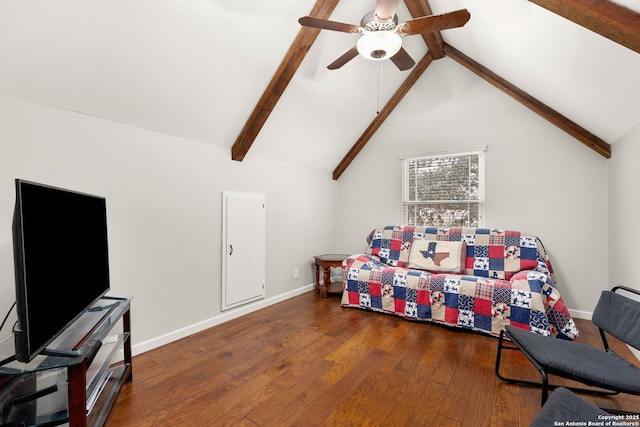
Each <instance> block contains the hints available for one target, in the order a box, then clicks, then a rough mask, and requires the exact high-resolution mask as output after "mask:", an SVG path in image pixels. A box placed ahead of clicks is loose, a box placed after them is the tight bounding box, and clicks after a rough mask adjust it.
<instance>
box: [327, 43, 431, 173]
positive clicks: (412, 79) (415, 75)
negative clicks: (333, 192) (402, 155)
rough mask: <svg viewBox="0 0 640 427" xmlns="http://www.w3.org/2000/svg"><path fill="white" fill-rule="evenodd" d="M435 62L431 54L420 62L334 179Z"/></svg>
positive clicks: (343, 162)
mask: <svg viewBox="0 0 640 427" xmlns="http://www.w3.org/2000/svg"><path fill="white" fill-rule="evenodd" d="M432 62H433V56H432V55H431V52H427V54H426V55H425V56H424V57H423V58H422V59H421V60H420V62H418V63H417V64H416V65H415V66H414V67H413V70H411V73H410V74H409V76H408V77H407V79H406V80H405V81H404V82H402V84H401V85H400V87H399V88H398V90H396V92H395V93H394V94H393V96H391V98H390V99H389V102H387V103H386V104H385V106H384V107H383V108H382V110H380V112H379V113H378V114H377V115H376V117H375V118H374V119H373V121H372V122H371V124H370V125H369V127H367V129H366V130H365V131H364V133H363V134H362V136H360V138H358V140H357V141H356V143H355V144H354V145H353V147H351V150H349V152H348V153H347V155H346V156H345V157H344V158H343V159H342V161H341V162H340V164H338V166H337V167H336V168H335V169H334V171H333V179H334V180H337V179H338V178H340V176H341V175H342V174H343V172H344V171H345V170H346V169H347V167H349V165H350V164H351V162H353V160H354V159H355V158H356V156H357V155H358V154H359V153H360V151H361V150H362V149H363V148H364V146H365V145H366V144H367V142H369V140H370V139H371V137H372V136H373V135H374V134H375V133H376V132H377V130H378V129H379V128H380V126H382V123H384V121H385V120H386V119H387V117H389V115H390V114H391V112H392V111H393V110H394V109H395V108H396V107H397V106H398V104H399V103H400V101H402V98H404V96H405V95H406V94H407V92H409V90H410V89H411V88H412V87H413V85H414V84H415V83H416V82H417V81H418V79H419V78H420V76H422V74H423V73H424V72H425V70H426V69H427V68H428V67H429V65H431V63H432Z"/></svg>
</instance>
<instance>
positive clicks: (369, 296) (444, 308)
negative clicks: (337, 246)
mask: <svg viewBox="0 0 640 427" xmlns="http://www.w3.org/2000/svg"><path fill="white" fill-rule="evenodd" d="M367 243H368V244H369V246H368V247H367V249H366V251H365V253H364V254H356V255H351V256H349V257H348V258H347V259H345V260H344V262H343V275H344V284H343V293H342V300H341V304H342V306H343V307H354V308H360V309H365V310H371V311H376V312H381V313H388V314H393V315H397V316H402V317H404V318H406V319H409V320H414V321H422V322H435V323H438V324H443V325H447V326H452V327H456V328H462V329H466V330H472V331H477V332H481V333H486V334H489V335H492V336H499V335H500V331H501V330H502V329H504V327H505V325H514V326H516V327H519V328H522V329H525V330H528V331H531V332H535V333H538V334H541V335H547V336H554V337H558V338H564V339H569V340H572V339H575V338H577V337H578V334H579V332H578V329H577V327H576V325H575V323H574V321H573V319H572V318H571V315H570V314H569V311H568V310H567V307H566V306H565V304H564V302H563V300H562V297H561V295H560V293H559V292H558V290H557V289H556V285H555V279H554V274H553V269H552V266H551V262H550V260H549V257H548V255H547V253H546V251H545V249H544V246H543V245H542V242H541V241H540V239H539V238H537V237H536V236H534V235H531V234H527V233H523V232H519V231H511V230H500V229H489V228H438V227H429V226H406V225H404V226H402V225H396V226H386V227H383V228H377V229H375V230H373V231H371V233H370V234H369V236H368V237H367Z"/></svg>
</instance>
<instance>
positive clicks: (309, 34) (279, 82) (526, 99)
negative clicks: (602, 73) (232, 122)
mask: <svg viewBox="0 0 640 427" xmlns="http://www.w3.org/2000/svg"><path fill="white" fill-rule="evenodd" d="M530 1H531V2H533V3H536V4H539V5H541V6H543V7H546V8H549V9H550V10H552V11H554V12H555V10H554V9H552V7H553V8H555V9H558V10H560V9H562V7H561V6H562V5H563V4H565V3H568V4H570V8H571V10H572V13H567V14H566V15H567V16H565V17H566V18H567V19H570V20H572V21H574V22H576V23H578V24H580V25H584V24H583V23H581V22H580V21H581V20H582V21H589V22H592V23H594V22H595V24H593V25H591V26H590V27H587V28H590V29H592V30H593V31H596V32H598V33H599V34H602V35H604V36H605V37H609V35H607V34H606V33H607V29H611V28H617V29H618V30H619V29H620V28H623V29H622V30H620V31H618V33H620V32H622V33H623V36H622V38H623V40H625V41H628V40H631V43H630V45H631V46H628V44H629V43H627V44H625V46H627V47H630V48H631V49H634V50H636V51H639V49H640V42H636V41H634V37H636V36H635V35H634V33H635V32H639V31H640V25H637V24H638V23H640V14H637V13H635V12H634V14H635V15H634V16H632V17H631V21H630V22H631V27H633V29H632V30H629V29H628V28H627V27H625V25H623V24H621V22H626V21H624V20H623V17H621V16H620V15H617V14H613V15H611V14H607V13H604V12H603V11H602V10H601V9H596V10H595V11H591V10H590V9H588V8H584V7H580V6H579V4H584V3H585V2H595V3H600V4H604V3H611V2H609V1H608V0H530ZM338 2H339V0H318V2H317V3H316V5H315V6H314V8H313V10H312V11H311V13H310V16H314V17H317V18H322V19H328V18H329V17H330V15H331V13H332V12H333V9H334V8H335V7H336V5H337V4H338ZM405 4H406V5H407V9H408V10H409V13H410V14H411V15H412V17H413V18H416V17H418V16H424V15H431V14H432V12H431V8H430V6H429V4H428V1H427V0H405ZM623 9H624V10H627V11H628V9H626V8H623ZM604 10H610V8H609V9H607V8H604ZM556 13H559V14H561V13H560V12H556ZM563 16H564V15H563ZM625 16H626V15H625ZM608 19H613V20H614V21H615V20H616V19H617V21H616V22H614V23H610V22H607V20H608ZM627 25H628V24H627ZM584 26H586V25H584ZM634 30H635V31H634ZM319 32H320V30H318V29H314V28H308V27H302V28H301V29H300V32H299V33H298V36H297V37H296V39H295V40H294V41H293V43H292V45H291V47H290V48H289V51H288V52H287V54H286V55H285V57H284V59H283V60H282V62H281V64H280V66H279V67H278V70H277V71H276V73H275V74H274V76H273V78H272V79H271V82H270V83H269V85H268V86H267V89H266V90H265V92H264V93H263V95H262V97H261V98H260V100H259V101H258V104H257V105H256V107H255V108H254V110H253V113H252V114H251V116H250V117H249V119H248V120H247V123H246V124H245V126H244V128H243V130H242V132H241V133H240V135H239V136H238V139H237V140H236V142H235V143H234V145H233V147H232V149H231V157H232V159H233V160H238V161H242V160H243V159H244V157H245V155H246V154H247V152H248V151H249V149H250V148H251V145H252V144H253V142H254V141H255V138H256V137H257V135H258V133H259V132H260V129H262V126H263V125H264V123H265V122H266V120H267V119H268V117H269V115H270V114H271V111H273V108H274V107H275V105H276V104H277V102H278V100H279V99H280V96H281V95H282V93H283V92H284V90H285V89H286V87H287V85H288V84H289V82H290V81H291V78H292V77H293V75H294V74H295V72H296V71H297V69H298V67H299V66H300V64H301V63H302V60H303V59H304V57H305V56H306V54H307V52H308V50H309V48H310V47H311V45H312V44H313V42H314V41H315V39H316V38H317V36H318V34H319ZM608 32H612V31H608ZM613 32H614V33H615V32H616V31H613ZM423 38H424V41H425V43H426V44H427V47H428V48H429V52H427V55H425V57H424V58H423V59H422V60H421V61H420V63H419V64H418V66H416V67H415V69H414V71H412V73H411V74H410V75H409V76H408V77H407V79H406V80H405V81H404V82H403V83H402V85H401V86H400V88H399V89H398V90H397V91H396V93H395V94H394V95H393V96H392V98H391V99H390V100H389V102H388V103H387V105H385V107H384V108H383V109H382V110H381V112H380V113H379V114H378V115H377V116H376V117H375V118H374V120H373V121H372V122H371V124H370V125H369V126H368V127H367V129H366V130H365V131H364V133H363V134H362V136H361V137H360V138H359V139H358V140H357V141H356V143H355V144H354V145H353V147H352V148H351V149H350V150H349V152H348V153H347V154H346V156H345V157H344V158H343V159H342V161H341V162H340V163H339V165H338V166H337V167H336V169H335V170H334V171H333V179H334V180H337V179H338V178H339V177H340V176H341V175H342V173H343V172H344V171H345V170H346V168H347V167H348V166H349V165H350V164H351V163H352V162H353V160H354V159H355V158H356V156H357V155H358V153H359V152H360V151H361V150H362V148H364V146H365V145H366V144H367V142H368V141H369V140H370V139H371V137H372V136H373V135H374V134H375V132H376V131H377V129H378V128H379V127H380V126H381V125H382V123H383V122H384V120H386V118H387V117H388V116H389V115H390V114H391V112H392V111H393V110H394V108H395V107H396V106H397V105H398V103H399V102H400V101H401V100H402V98H403V97H404V95H406V93H407V92H408V91H409V89H411V87H412V86H413V85H414V84H415V82H416V81H417V80H418V78H419V77H420V76H421V75H422V73H423V72H424V71H425V70H426V68H427V67H428V66H429V65H430V64H431V62H432V61H433V60H434V59H439V58H442V57H443V56H444V55H445V54H446V55H447V56H449V57H451V58H452V59H454V60H455V61H456V62H458V63H460V64H461V65H463V66H465V67H466V68H468V69H469V70H471V71H473V72H474V73H476V74H477V75H479V76H480V77H482V78H483V79H485V80H487V81H488V82H489V83H491V84H492V85H494V86H495V87H497V88H499V89H501V90H503V91H504V92H505V93H507V94H508V95H510V96H512V97H513V98H514V99H516V100H517V101H519V102H521V103H522V104H524V105H525V106H527V107H528V108H530V109H531V110H532V111H534V112H536V113H537V114H539V115H540V116H542V117H543V118H545V119H547V120H548V121H550V122H551V123H553V124H554V125H556V126H558V127H559V128H561V129H562V130H564V131H565V132H567V133H569V134H570V135H572V136H573V137H574V138H576V139H578V140H579V141H581V142H582V143H583V144H585V145H586V146H588V147H590V148H591V149H593V150H594V151H596V152H597V153H599V154H600V155H602V156H604V157H605V158H610V157H611V146H610V145H609V144H608V143H606V142H605V141H603V140H602V139H600V138H598V137H597V136H595V135H593V134H592V133H590V132H589V131H587V130H586V129H584V128H582V127H581V126H579V125H578V124H576V123H574V122H572V121H571V120H569V119H568V118H566V117H565V116H563V115H561V114H560V113H558V112H557V111H555V110H553V109H552V108H550V107H548V106H547V105H545V104H543V103H542V102H540V101H539V100H537V99H536V98H534V97H532V96H530V95H529V94H527V93H526V92H524V91H522V90H521V89H519V88H517V87H516V86H514V85H513V84H511V83H509V82H508V81H506V80H504V79H503V78H501V77H500V76H498V75H496V74H495V73H493V72H491V71H490V70H489V69H487V68H485V67H483V66H482V65H481V64H479V63H477V62H475V61H473V60H472V59H470V58H469V57H467V56H466V55H464V54H462V53H461V52H460V51H458V50H456V49H455V48H453V47H451V46H448V45H445V44H444V43H443V41H442V37H441V35H440V32H437V33H431V34H426V35H423ZM612 40H614V41H616V42H618V43H621V41H618V40H615V39H613V38H612ZM639 40H640V38H639ZM636 43H637V45H636ZM621 44H623V43H621ZM634 46H635V47H634Z"/></svg>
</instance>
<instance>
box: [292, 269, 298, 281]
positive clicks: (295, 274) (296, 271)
mask: <svg viewBox="0 0 640 427" xmlns="http://www.w3.org/2000/svg"><path fill="white" fill-rule="evenodd" d="M293 278H294V279H299V278H300V271H298V269H297V268H295V269H294V270H293Z"/></svg>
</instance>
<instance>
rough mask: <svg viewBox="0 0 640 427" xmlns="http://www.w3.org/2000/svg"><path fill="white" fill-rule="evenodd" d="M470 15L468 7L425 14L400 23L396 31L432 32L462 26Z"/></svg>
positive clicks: (402, 33)
mask: <svg viewBox="0 0 640 427" xmlns="http://www.w3.org/2000/svg"><path fill="white" fill-rule="evenodd" d="M470 17H471V15H470V14H469V11H468V10H467V9H461V10H456V11H455V12H449V13H444V14H442V15H430V16H423V17H421V18H416V19H412V20H410V21H407V22H405V23H403V24H400V25H398V28H397V30H396V31H397V32H398V34H400V35H402V36H405V35H406V36H411V35H414V34H422V33H431V32H434V31H440V30H446V29H449V28H457V27H462V26H463V25H464V24H466V23H467V21H469V18H470Z"/></svg>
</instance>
